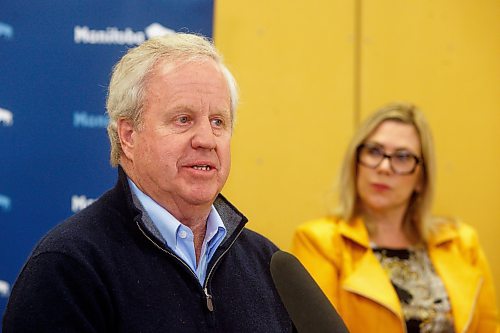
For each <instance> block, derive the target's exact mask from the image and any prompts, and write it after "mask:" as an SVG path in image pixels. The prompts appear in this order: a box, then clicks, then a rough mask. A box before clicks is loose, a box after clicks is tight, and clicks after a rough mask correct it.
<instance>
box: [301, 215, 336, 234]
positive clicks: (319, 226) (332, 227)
mask: <svg viewBox="0 0 500 333" xmlns="http://www.w3.org/2000/svg"><path fill="white" fill-rule="evenodd" d="M342 223H344V221H343V220H342V219H340V218H338V217H336V216H325V217H321V218H317V219H313V220H309V221H306V222H305V223H303V224H301V225H299V226H298V227H297V229H296V232H297V233H308V234H318V235H331V234H333V233H336V232H338V229H339V226H340V224H342Z"/></svg>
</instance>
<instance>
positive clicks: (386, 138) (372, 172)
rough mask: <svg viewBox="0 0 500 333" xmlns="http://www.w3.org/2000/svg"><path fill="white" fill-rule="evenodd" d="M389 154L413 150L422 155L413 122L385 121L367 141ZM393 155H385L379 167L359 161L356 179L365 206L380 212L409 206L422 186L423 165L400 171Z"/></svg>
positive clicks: (369, 209) (366, 208)
mask: <svg viewBox="0 0 500 333" xmlns="http://www.w3.org/2000/svg"><path fill="white" fill-rule="evenodd" d="M364 144H368V145H370V146H373V147H377V149H380V151H382V153H385V154H386V155H392V154H394V153H398V154H407V153H409V154H413V155H415V156H417V157H420V156H421V147H420V139H419V136H418V133H417V131H416V129H415V127H414V126H413V125H410V124H404V123H401V122H398V121H394V120H386V121H384V122H382V123H381V124H380V125H379V126H378V127H377V128H376V129H375V131H374V132H373V133H372V134H371V135H370V136H368V138H367V139H366V140H365V141H364ZM390 163H391V161H390V160H389V158H384V159H383V160H382V162H381V163H380V164H379V165H378V166H377V167H375V168H370V167H368V166H365V165H363V164H361V163H358V175H357V180H356V186H357V192H358V197H359V199H360V200H361V208H362V209H363V210H365V211H366V210H368V211H372V212H377V213H382V214H383V213H388V212H390V211H398V210H399V211H404V210H406V208H407V206H408V203H409V200H410V197H411V195H412V193H413V192H414V191H417V192H418V191H419V190H420V187H421V178H422V177H421V166H420V165H417V167H416V168H415V171H414V172H413V173H410V174H404V175H401V174H397V173H395V172H394V170H393V169H392V168H391V164H390Z"/></svg>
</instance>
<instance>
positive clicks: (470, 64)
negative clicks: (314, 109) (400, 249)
mask: <svg viewBox="0 0 500 333" xmlns="http://www.w3.org/2000/svg"><path fill="white" fill-rule="evenodd" d="M499 18H500V2H498V1H496V0H481V1H475V2H456V1H453V0H443V1H438V2H436V1H429V0H427V1H414V0H405V1H401V0H381V1H365V2H364V6H363V7H362V22H363V23H362V27H363V28H362V38H361V40H362V46H361V50H362V52H361V53H362V55H361V59H362V60H361V78H362V79H361V82H362V83H361V96H362V99H361V105H362V107H361V110H362V116H363V117H364V116H366V115H367V114H368V113H370V112H372V111H373V110H374V109H375V108H377V107H378V106H380V105H381V104H384V103H386V102H387V101H388V100H394V99H399V100H406V101H413V102H414V103H416V104H417V105H419V106H420V107H421V108H422V109H423V111H424V112H425V113H426V115H427V117H428V119H429V121H430V123H431V127H432V128H433V130H434V138H435V142H436V147H437V159H438V175H437V176H438V183H437V193H436V194H437V196H436V204H435V209H434V210H435V212H436V213H437V214H443V215H452V216H457V217H459V218H461V219H462V220H463V221H464V222H467V223H469V224H471V225H473V226H474V227H476V229H477V230H478V232H479V236H480V239H481V241H482V244H483V246H484V248H485V251H486V255H487V257H488V258H489V259H490V262H491V264H492V265H491V266H492V270H493V273H494V277H495V281H496V287H497V295H500V294H499V290H498V289H499V288H500V267H499V266H498V265H495V263H496V262H498V259H497V258H498V257H499V256H500V247H499V246H498V239H499V238H500V209H499V208H498V206H499V205H498V203H497V202H498V200H499V199H500V20H499Z"/></svg>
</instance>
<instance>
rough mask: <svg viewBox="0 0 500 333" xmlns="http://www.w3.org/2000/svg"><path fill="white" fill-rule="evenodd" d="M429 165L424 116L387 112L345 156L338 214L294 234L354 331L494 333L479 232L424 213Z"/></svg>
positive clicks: (396, 109)
mask: <svg viewBox="0 0 500 333" xmlns="http://www.w3.org/2000/svg"><path fill="white" fill-rule="evenodd" d="M434 163H435V161H434V152H433V143H432V137H431V132H430V129H429V127H428V125H427V122H426V120H425V119H424V116H423V114H422V113H421V112H420V111H419V110H418V109H416V108H415V107H414V106H412V105H407V104H402V103H399V104H391V105H388V106H386V107H384V108H382V109H380V110H379V111H377V112H376V113H374V114H373V115H372V116H371V117H369V118H368V119H367V120H366V121H365V122H364V123H363V124H362V125H361V127H360V128H359V130H358V131H357V133H356V134H355V135H354V137H353V139H352V141H351V143H350V145H349V147H348V149H347V153H346V156H345V160H344V162H343V166H342V170H341V175H340V182H339V184H340V189H341V191H342V193H340V205H339V206H340V207H339V210H338V212H337V213H335V214H333V215H332V216H329V217H325V218H322V219H319V220H315V221H311V222H308V223H306V224H304V225H302V226H300V227H299V228H298V229H297V230H296V233H295V236H294V240H293V247H292V252H294V254H295V255H296V256H297V257H298V258H299V259H300V260H301V261H302V263H303V264H304V265H305V266H306V268H307V269H308V270H309V272H310V273H311V274H312V276H313V277H314V278H315V279H316V281H317V282H318V284H319V285H320V287H321V288H322V290H323V291H324V292H325V294H326V295H327V296H328V298H329V299H330V301H331V302H332V303H333V304H334V306H335V307H336V309H337V310H338V312H339V313H340V315H341V316H342V318H343V319H344V321H345V323H346V325H347V327H348V328H349V330H350V332H351V333H361V332H363V333H364V332H370V333H375V332H388V333H395V332H409V333H411V332H420V333H424V332H425V333H437V332H440V333H445V332H499V331H500V330H499V322H498V310H497V306H496V302H495V292H494V286H493V282H492V278H491V274H490V270H489V267H488V263H487V261H486V258H485V256H484V253H483V251H482V249H481V246H480V244H479V241H478V238H477V234H476V232H475V231H474V229H473V228H472V227H470V226H468V225H466V224H463V223H461V222H459V221H454V220H453V219H445V218H439V219H438V218H433V217H431V215H430V210H431V204H432V198H433V192H434V185H435V178H434V171H435V166H434Z"/></svg>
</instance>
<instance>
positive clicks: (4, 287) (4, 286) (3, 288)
mask: <svg viewBox="0 0 500 333" xmlns="http://www.w3.org/2000/svg"><path fill="white" fill-rule="evenodd" d="M9 294H10V284H9V283H8V282H6V281H4V280H0V297H9Z"/></svg>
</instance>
